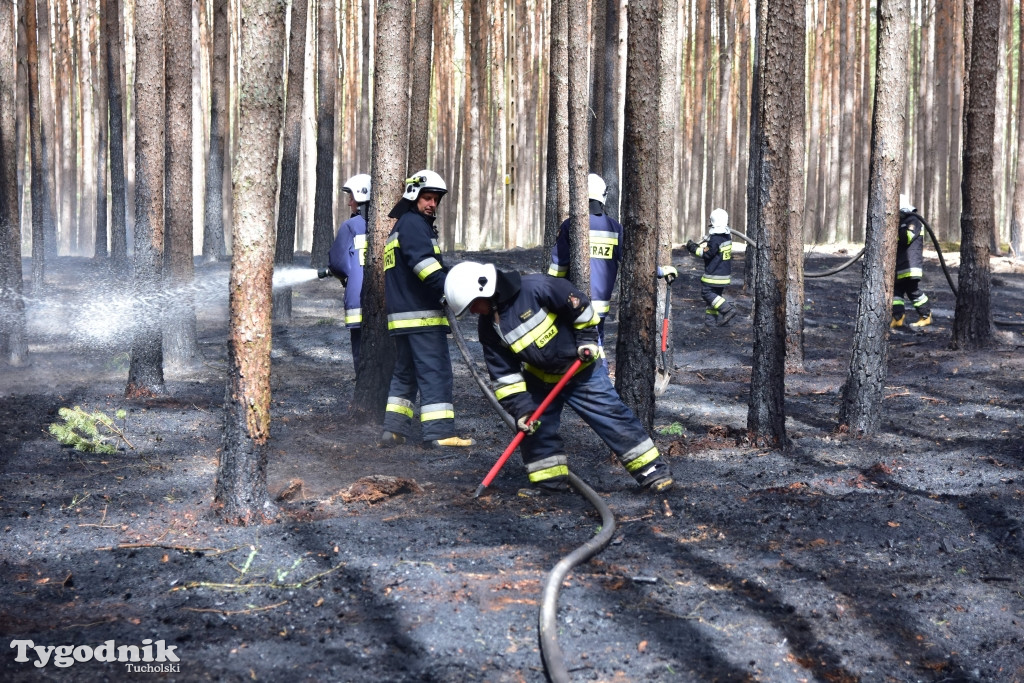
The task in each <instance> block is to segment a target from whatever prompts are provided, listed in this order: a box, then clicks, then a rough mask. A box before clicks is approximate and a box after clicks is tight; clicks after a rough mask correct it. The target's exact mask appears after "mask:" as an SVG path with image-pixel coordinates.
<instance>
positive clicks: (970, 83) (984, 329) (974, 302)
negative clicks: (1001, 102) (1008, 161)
mask: <svg viewBox="0 0 1024 683" xmlns="http://www.w3.org/2000/svg"><path fill="white" fill-rule="evenodd" d="M998 40H999V0H976V1H975V3H974V27H973V31H972V32H971V47H970V50H969V51H968V53H969V55H970V62H969V65H968V67H967V69H966V73H967V74H968V75H967V77H966V79H965V81H966V84H967V85H966V86H965V88H964V90H965V102H966V105H965V107H964V112H965V113H964V148H963V155H964V171H963V187H962V195H963V212H962V213H961V215H960V278H959V287H958V288H957V297H956V313H955V317H954V319H953V347H954V348H958V349H964V350H968V351H970V350H974V349H981V348H985V347H987V346H988V345H990V344H991V343H992V341H993V338H994V336H995V328H994V326H993V322H992V299H991V265H990V264H989V255H990V250H989V238H990V236H991V235H992V233H993V230H994V229H995V228H994V225H993V224H994V222H995V206H994V199H993V195H992V183H993V174H992V145H993V136H994V134H995V94H996V59H997V57H998V55H997V53H996V52H997V51H996V50H993V49H992V46H993V45H998V44H999V43H998Z"/></svg>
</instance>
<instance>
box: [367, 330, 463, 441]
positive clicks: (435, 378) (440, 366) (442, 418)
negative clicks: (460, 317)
mask: <svg viewBox="0 0 1024 683" xmlns="http://www.w3.org/2000/svg"><path fill="white" fill-rule="evenodd" d="M392 339H393V340H394V341H395V351H396V358H395V370H394V373H393V374H392V375H391V386H390V388H389V389H388V403H387V407H386V408H385V412H384V430H385V431H388V432H395V433H396V434H404V435H405V436H408V437H412V436H415V434H416V429H415V422H414V420H415V416H416V395H417V393H418V394H419V397H420V408H419V413H420V426H421V428H422V438H423V440H424V441H431V440H433V439H447V438H448V437H450V436H454V435H455V407H454V406H453V405H452V361H451V357H450V356H449V354H448V333H447V332H446V331H445V330H444V329H438V330H429V331H424V332H413V333H411V334H397V335H395V336H393V337H392Z"/></svg>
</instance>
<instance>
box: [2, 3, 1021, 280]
mask: <svg viewBox="0 0 1024 683" xmlns="http://www.w3.org/2000/svg"><path fill="white" fill-rule="evenodd" d="M4 4H5V5H7V6H8V7H7V9H12V10H13V9H14V8H12V7H11V5H13V4H14V3H9V2H5V3H4ZM34 4H35V5H36V9H37V22H36V26H37V44H36V45H35V49H36V50H38V55H39V71H38V73H39V76H38V78H39V85H38V87H39V93H40V99H39V105H38V110H39V111H38V115H39V117H40V119H41V121H40V123H41V127H42V142H43V152H44V154H45V159H46V163H45V171H44V175H43V176H42V181H43V182H45V183H46V184H47V185H48V186H49V187H50V188H53V191H48V192H47V193H46V195H45V196H46V197H47V198H48V199H47V206H46V207H44V211H43V223H44V225H43V230H44V231H45V234H46V236H47V239H45V243H46V250H47V253H49V254H59V255H81V256H92V255H94V254H95V255H98V256H105V255H106V254H107V253H110V252H112V255H113V256H114V257H115V258H119V257H122V258H123V257H125V256H126V255H127V253H129V252H130V251H131V250H132V246H133V245H132V240H131V238H130V235H131V234H132V230H133V221H134V216H135V212H134V210H133V202H134V192H135V183H134V177H135V168H134V165H135V144H136V140H135V128H134V126H132V125H123V124H122V123H121V122H132V121H135V108H136V100H135V97H134V92H135V89H134V84H135V79H136V59H135V52H136V35H135V30H136V29H135V21H134V12H135V3H134V2H132V1H131V0H127V1H125V2H123V3H122V2H118V0H82V1H78V0H39V1H38V2H34ZM179 4H180V3H179ZM587 4H588V8H589V13H588V14H587V22H588V23H587V31H586V37H587V40H588V41H589V44H588V45H586V46H583V49H584V50H585V51H586V54H587V55H589V59H588V65H587V68H588V71H589V73H588V74H587V76H586V80H587V88H588V89H589V107H588V111H587V114H588V130H589V137H590V140H589V145H588V150H589V170H590V171H592V172H595V173H598V174H600V175H602V176H603V177H604V179H605V180H606V181H607V183H608V187H609V200H608V203H607V210H608V213H609V215H611V216H613V217H615V216H618V213H619V209H618V203H619V196H620V187H619V178H620V169H621V163H622V156H621V147H622V144H621V140H622V134H623V108H624V104H625V87H624V75H625V64H626V60H625V50H626V36H627V31H628V27H627V22H626V11H625V10H626V5H625V3H623V2H619V1H617V0H611V1H610V2H593V3H587ZM170 5H171V3H168V6H169V7H170ZM416 5H417V7H416V9H415V11H414V13H413V16H412V20H413V22H414V29H413V30H412V31H411V32H410V36H411V43H410V45H409V48H408V50H402V51H400V52H399V53H398V54H395V55H393V56H392V57H390V58H393V59H396V60H406V61H408V62H409V63H410V65H412V66H416V65H423V66H426V67H427V68H429V72H427V73H414V74H413V77H412V85H411V86H410V87H411V89H412V90H413V92H412V96H413V105H412V108H411V110H412V113H411V115H410V126H416V125H427V126H428V136H427V143H426V144H427V149H425V150H422V151H416V150H411V151H410V162H416V163H410V164H409V166H408V169H405V170H408V171H409V172H413V171H415V170H417V169H418V168H420V167H425V166H429V167H431V168H433V169H435V170H437V171H439V172H440V173H441V175H442V176H443V177H444V178H446V180H447V181H448V183H449V187H450V189H451V190H452V192H451V193H450V198H449V199H448V201H447V202H445V203H444V204H443V205H442V207H441V219H440V221H439V224H440V225H441V226H442V229H443V232H442V237H441V241H442V245H443V246H444V247H445V248H448V249H453V248H465V249H468V250H478V249H486V248H511V247H515V246H519V247H530V246H534V245H537V244H540V243H542V242H543V241H544V230H545V201H544V198H545V182H546V181H545V173H546V171H547V164H546V162H545V158H546V155H547V154H548V151H547V150H549V149H550V144H549V140H548V137H547V131H548V130H549V129H550V121H549V106H548V103H549V101H548V98H549V94H550V87H549V86H550V82H551V77H550V74H551V73H552V64H551V60H552V55H556V56H557V55H558V54H559V51H558V50H559V48H563V49H564V47H565V46H564V39H563V40H562V44H561V45H558V44H556V43H558V42H559V40H558V37H557V36H556V37H555V39H553V37H552V31H551V30H550V20H551V11H552V6H553V5H554V6H556V7H557V6H559V5H560V3H559V2H558V0H555V1H554V2H539V3H538V2H532V1H530V0H501V1H492V0H473V1H471V2H453V1H451V0H420V2H418V3H416ZM999 5H1000V7H1001V9H1000V12H1001V20H1000V22H999V44H998V45H993V46H992V49H993V50H994V51H995V52H996V54H997V55H998V57H997V59H998V69H997V83H996V99H995V102H994V106H995V110H996V113H995V116H996V121H997V125H996V127H995V140H994V145H993V150H994V159H993V175H994V186H993V193H994V202H995V212H996V213H995V223H994V226H995V230H994V234H993V235H992V237H991V246H992V248H993V251H994V252H995V253H999V252H1000V250H1001V249H1005V248H1007V246H1010V247H1013V248H1015V252H1016V253H1018V254H1019V253H1020V230H1019V229H1018V227H1017V226H1019V225H1020V223H1021V222H1022V221H1024V215H1022V213H1024V209H1022V208H1016V207H1017V206H1018V204H1019V205H1020V206H1024V202H1018V204H1015V203H1014V200H1015V198H1016V197H1019V196H1020V195H1021V194H1022V189H1021V184H1022V182H1024V172H1021V171H1020V170H1019V169H1018V153H1017V151H1018V144H1017V139H1018V131H1019V130H1020V128H1021V125H1020V121H1021V119H1022V114H1024V112H1022V107H1021V106H1020V104H1019V102H1020V98H1019V90H1020V85H1019V81H1020V73H1021V66H1020V63H1021V60H1020V49H1019V46H1020V42H1019V35H1020V31H1019V25H1020V23H1019V20H1018V18H1019V13H1020V3H1019V2H1018V1H1017V0H1000V2H999ZM28 6H30V5H29V4H28V3H26V2H25V1H24V0H23V1H22V2H21V3H17V10H18V11H17V21H18V25H17V28H18V31H17V57H18V59H17V74H16V84H17V87H16V92H15V93H13V95H14V97H13V103H15V106H16V107H17V112H16V113H17V130H16V136H15V138H16V139H15V146H14V147H13V149H14V150H15V151H16V154H17V159H18V199H19V216H20V217H21V225H22V230H21V236H22V243H21V246H22V252H23V253H24V254H26V255H28V254H30V253H31V248H32V241H33V236H32V235H33V232H32V229H31V211H32V208H31V207H32V199H31V182H30V178H29V176H30V173H28V171H27V170H26V169H29V168H30V160H31V154H30V148H31V138H30V135H29V133H30V128H29V126H28V122H29V111H28V107H29V102H28V100H29V98H28V90H27V89H28V86H29V78H28V73H27V70H28V62H29V55H28V50H29V47H30V44H29V42H28V41H27V39H26V38H27V36H26V22H25V20H26V16H25V8H26V7H28ZM189 8H190V9H189V14H188V16H187V18H186V17H184V16H181V17H180V19H182V20H185V21H187V24H182V25H178V26H175V27H174V29H173V31H168V36H169V39H173V40H177V41H178V42H177V44H176V46H175V47H174V50H176V51H179V52H180V50H181V49H182V48H185V49H187V51H188V52H187V54H185V55H178V57H177V59H176V60H171V59H170V56H169V58H168V62H167V68H168V70H169V71H168V78H169V79H170V78H171V77H172V76H173V74H171V73H170V71H171V70H174V69H178V70H185V73H179V74H177V76H176V78H177V79H178V80H179V81H182V82H184V83H187V84H188V87H189V93H190V103H191V111H190V112H182V115H185V119H184V121H185V122H184V124H179V128H178V129H177V130H178V133H175V134H179V133H180V132H184V133H185V134H186V135H187V139H188V140H189V141H190V145H191V147H190V161H191V179H190V181H189V182H188V183H187V188H186V189H187V191H188V192H190V194H191V197H192V205H193V210H192V211H191V217H192V225H191V235H192V241H193V245H194V249H195V252H196V253H202V254H204V255H205V256H206V258H207V259H213V258H218V257H223V256H224V255H225V254H226V253H227V252H229V251H230V230H229V231H227V234H225V230H224V228H223V226H224V225H225V224H227V225H230V222H231V192H230V178H231V166H232V161H233V159H234V158H235V156H236V155H237V150H238V146H239V145H240V144H245V143H244V142H242V141H240V140H239V138H238V129H237V121H238V115H237V93H238V88H237V79H238V31H237V30H232V27H237V22H238V17H239V13H238V7H237V3H233V2H229V1H228V0H195V1H194V2H191V3H189ZM666 8H667V9H666V15H668V14H670V13H671V12H670V9H671V8H674V9H675V10H676V15H675V19H676V22H677V23H676V24H675V26H674V27H669V28H668V35H670V39H671V42H672V47H671V50H670V53H671V54H672V56H673V58H674V61H675V63H674V68H673V69H672V70H671V73H669V74H664V75H663V78H664V79H667V80H669V82H672V83H675V84H676V86H677V87H676V88H675V89H674V92H672V97H671V99H670V101H669V102H668V103H667V104H668V106H669V107H670V116H671V119H672V121H673V122H674V123H675V125H674V126H673V130H674V135H673V136H672V141H671V145H672V149H673V151H674V153H673V161H672V163H670V164H667V165H666V166H664V167H662V173H667V174H668V175H667V176H661V177H662V178H663V179H664V182H666V183H668V184H669V185H670V186H671V187H673V188H676V190H675V197H674V200H675V210H674V220H673V225H672V235H673V241H674V242H676V243H679V242H683V241H685V240H686V239H687V238H690V237H696V236H698V235H699V234H700V233H701V232H702V229H703V226H704V225H705V223H706V216H707V214H708V213H709V212H710V210H711V209H712V208H714V207H717V206H722V207H724V208H726V209H727V210H728V211H729V213H730V216H731V218H732V224H733V227H735V228H737V229H739V230H743V229H744V226H745V223H746V211H747V206H746V199H745V186H746V178H747V157H748V154H749V138H748V135H749V125H748V124H749V120H750V103H751V76H752V69H753V51H752V44H753V43H752V36H753V35H754V33H753V32H754V31H755V30H756V17H755V16H753V15H752V13H751V3H749V2H747V1H745V0H697V1H693V0H683V1H681V2H680V1H678V0H677V1H674V2H672V3H671V8H668V6H667V5H666ZM876 9H877V8H876V5H875V3H874V2H868V1H867V0H829V1H828V2H818V1H814V2H808V3H807V4H806V11H807V14H806V64H805V74H806V76H805V97H804V109H805V122H806V124H805V127H804V136H805V146H804V150H805V151H804V163H803V168H804V169H805V173H804V186H805V193H804V197H805V199H804V206H803V211H802V216H803V228H804V239H805V242H807V243H819V244H820V243H825V244H831V243H837V242H838V243H844V242H858V241H863V239H864V230H865V212H866V204H867V181H868V160H869V154H868V149H869V144H870V134H871V112H872V106H873V102H872V98H873V78H874V63H875V39H876V30H877V21H876ZM964 9H965V8H964V6H963V3H962V2H960V1H959V0H914V1H913V2H911V3H910V11H911V35H910V50H909V52H908V54H907V61H908V66H909V69H910V72H909V76H908V88H907V89H906V113H907V125H906V132H905V140H906V143H905V155H906V157H905V166H904V168H905V176H904V181H903V190H904V191H905V192H906V193H908V194H909V195H910V196H911V197H912V198H913V201H914V204H915V205H916V206H917V207H918V210H919V211H920V212H921V213H922V214H923V215H925V216H926V217H928V219H929V222H930V225H931V226H932V227H933V228H934V229H935V231H936V233H937V234H938V236H939V238H940V239H941V240H943V241H953V242H955V241H957V239H958V237H959V215H960V208H961V206H960V203H961V196H960V191H959V188H960V180H961V172H962V156H961V154H960V148H961V145H962V128H963V100H964V87H963V84H964V65H965V61H964ZM112 12H113V13H114V14H112ZM179 14H180V13H179ZM114 15H116V16H114ZM170 16H171V14H170V13H168V17H170ZM375 19H376V17H375V3H373V2H362V1H349V0H338V2H336V3H319V4H318V3H312V4H310V5H309V6H308V7H307V6H306V5H305V3H301V4H300V3H290V9H289V16H288V25H289V26H290V27H291V29H290V40H291V41H292V42H293V43H294V44H293V45H290V46H289V47H288V50H289V55H290V56H289V57H288V60H289V65H290V67H291V68H290V69H289V71H288V78H289V79H298V80H300V81H301V82H299V83H289V84H288V86H287V87H288V97H289V112H293V110H295V111H296V112H297V113H299V114H300V115H301V128H300V129H299V130H300V131H301V132H300V134H299V135H298V140H297V141H296V140H289V141H286V143H285V144H289V145H296V144H297V145H298V169H299V170H298V174H297V179H296V182H297V197H298V199H297V202H296V204H295V207H294V212H295V232H294V238H293V245H294V248H295V250H297V251H305V252H312V253H313V260H314V263H318V262H322V261H323V259H324V258H325V255H326V246H325V242H327V246H329V241H330V239H331V237H332V236H333V231H334V229H336V227H337V225H338V224H340V222H341V221H342V220H344V219H345V218H346V217H347V207H346V206H345V205H344V204H345V198H344V194H343V193H341V192H340V185H341V184H342V183H343V182H344V180H345V179H346V178H348V177H350V176H351V175H354V174H356V173H364V172H369V169H370V153H371V146H370V139H371V138H370V135H371V133H370V127H371V120H372V92H371V88H372V84H373V77H372V74H373V71H374V63H373V60H374V40H375V31H374V30H373V27H374V26H375ZM416 23H419V24H420V26H419V27H415V24H416ZM424 26H426V27H427V30H426V31H425V32H424V30H423V28H424ZM168 28H171V27H168ZM431 28H432V29H433V30H432V31H431V30H430V29H431ZM424 33H425V35H424ZM664 35H666V34H665V33H664V32H663V36H664ZM186 37H191V40H184V39H185V38H186ZM424 44H425V48H424V47H423V46H424ZM299 47H301V48H302V49H301V52H300V51H299V50H297V48H299ZM2 48H3V50H5V51H6V52H9V51H11V50H14V49H15V46H14V44H12V43H7V44H4V45H2ZM553 48H554V49H553ZM424 49H425V50H426V55H427V58H426V59H423V58H421V57H418V56H417V50H419V51H421V52H422V51H423V50H424ZM571 49H578V46H572V48H571ZM168 54H169V55H170V54H171V51H169V52H168ZM296 57H298V59H299V60H301V65H302V68H300V69H296V68H295V66H296V65H295V64H293V63H292V61H294V60H295V59H296ZM111 76H113V78H114V79H116V82H114V81H112V80H111ZM112 82H113V83H114V87H113V88H111V87H110V84H111V83H112ZM426 82H429V85H425V83H426ZM563 85H564V84H563ZM114 90H117V91H119V92H117V93H116V97H112V96H110V95H111V94H113V93H111V91H114ZM670 90H673V89H670ZM296 95H297V96H298V97H297V99H298V106H296V102H293V99H296V97H295V96H296ZM5 106H8V105H7V104H6V103H5ZM111 106H113V107H118V106H119V107H120V108H121V111H120V112H119V113H120V116H119V117H118V119H119V120H118V121H117V122H116V125H117V126H118V127H119V128H120V135H121V141H120V145H119V146H121V148H122V149H121V150H120V151H118V152H116V153H115V154H116V155H117V156H118V157H120V158H121V159H122V160H123V161H122V162H121V164H122V167H123V169H124V172H123V182H124V183H125V185H124V201H125V202H126V206H125V211H124V214H123V224H124V227H123V228H122V227H121V223H122V222H121V221H120V220H119V216H118V215H117V212H118V211H119V208H118V207H117V205H116V202H114V201H113V195H112V188H111V181H112V180H113V181H114V184H115V187H114V190H117V189H118V188H119V187H120V186H119V183H118V181H116V180H114V179H113V178H111V177H110V175H109V174H110V173H111V172H112V171H113V172H114V173H118V172H119V170H120V168H118V169H116V170H115V168H114V166H113V165H112V163H111V156H110V154H109V151H108V147H107V142H108V141H110V143H111V144H114V145H118V141H116V140H111V139H110V136H111V135H112V134H115V131H114V129H113V128H110V127H109V125H108V122H109V121H110V120H111V112H110V107H111ZM181 125H184V126H185V130H184V131H182V129H181V127H180V126H181ZM293 125H294V124H293ZM171 130H173V129H171V128H170V127H169V131H171ZM318 131H319V134H318ZM286 135H287V133H286ZM324 156H329V158H330V163H329V165H328V164H327V163H325V162H324V159H323V157H324ZM414 167H415V168H414ZM402 172H404V170H403V171H402ZM659 182H661V180H659ZM325 183H326V184H328V185H329V190H328V189H326V188H324V187H323V186H324V184H325ZM318 187H319V188H320V190H319V194H318ZM626 191H628V188H627V189H626ZM394 192H395V193H397V192H398V188H396V189H395V190H394ZM179 196H180V195H179ZM186 196H187V195H186ZM324 201H332V205H331V209H330V218H329V219H326V220H321V221H319V227H318V221H317V220H316V218H315V216H316V215H317V213H318V211H319V212H320V213H321V214H323V209H322V208H320V209H318V208H316V207H317V205H318V203H321V204H322V203H323V202H324ZM564 217H565V215H564V213H563V215H562V216H561V217H560V218H558V219H557V220H559V221H560V220H561V218H564ZM548 222H549V223H550V221H548ZM115 230H116V231H117V232H118V233H120V234H112V232H114V231H115ZM122 231H127V233H126V234H127V235H128V237H127V238H124V234H125V233H124V232H122ZM538 265H541V264H538Z"/></svg>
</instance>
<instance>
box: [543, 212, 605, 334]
mask: <svg viewBox="0 0 1024 683" xmlns="http://www.w3.org/2000/svg"><path fill="white" fill-rule="evenodd" d="M621 244H622V224H621V223H619V222H618V221H617V220H615V219H614V218H611V217H609V216H607V215H605V214H590V299H591V303H592V304H593V306H594V310H596V311H597V314H598V315H599V316H601V317H602V318H603V317H605V316H606V315H607V314H608V310H609V309H610V308H611V300H612V291H613V290H614V288H615V278H616V276H617V275H618V273H619V261H620V260H621V259H622V246H621ZM568 274H569V221H568V220H566V221H564V222H563V223H562V225H561V226H559V228H558V239H557V240H556V241H555V245H554V246H553V247H552V248H551V266H550V267H549V268H548V275H553V276H555V277H566V276H567V275H568Z"/></svg>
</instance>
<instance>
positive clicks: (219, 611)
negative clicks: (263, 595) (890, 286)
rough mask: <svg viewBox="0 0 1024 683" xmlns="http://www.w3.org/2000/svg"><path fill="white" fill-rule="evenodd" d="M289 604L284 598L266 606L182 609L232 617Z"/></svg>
mask: <svg viewBox="0 0 1024 683" xmlns="http://www.w3.org/2000/svg"><path fill="white" fill-rule="evenodd" d="M287 604H288V601H287V600H282V601H281V602H277V603H274V604H273V605H266V606H265V607H250V608H249V609H236V610H227V609H211V608H208V607H182V609H183V610H186V611H188V612H212V613H213V614H221V615H223V616H225V617H230V616H234V615H236V614H254V613H256V612H266V611H267V610H271V609H274V608H275V607H280V606H281V605H287Z"/></svg>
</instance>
